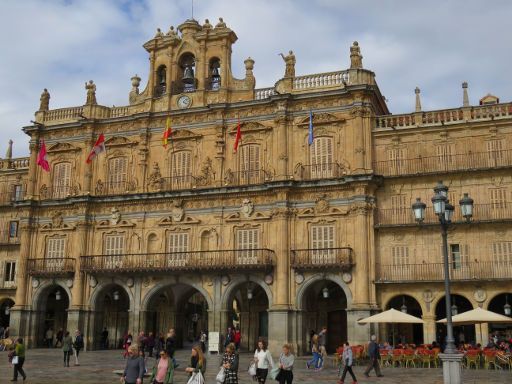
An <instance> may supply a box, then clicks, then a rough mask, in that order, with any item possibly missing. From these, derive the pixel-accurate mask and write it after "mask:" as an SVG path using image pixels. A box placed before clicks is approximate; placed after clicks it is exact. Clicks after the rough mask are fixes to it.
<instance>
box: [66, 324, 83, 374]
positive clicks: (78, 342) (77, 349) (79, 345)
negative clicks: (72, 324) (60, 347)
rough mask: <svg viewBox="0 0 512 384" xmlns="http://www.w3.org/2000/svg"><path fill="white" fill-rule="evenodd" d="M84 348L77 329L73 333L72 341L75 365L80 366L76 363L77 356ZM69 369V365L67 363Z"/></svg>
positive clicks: (81, 337)
mask: <svg viewBox="0 0 512 384" xmlns="http://www.w3.org/2000/svg"><path fill="white" fill-rule="evenodd" d="M83 348H84V338H83V336H82V334H81V333H80V331H79V330H78V329H77V330H76V331H75V341H73V349H74V350H75V365H80V363H79V361H78V355H79V354H80V351H81V350H82V349H83ZM68 367H69V363H68Z"/></svg>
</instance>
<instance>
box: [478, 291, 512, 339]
mask: <svg viewBox="0 0 512 384" xmlns="http://www.w3.org/2000/svg"><path fill="white" fill-rule="evenodd" d="M487 309H488V310H489V311H492V312H496V313H499V314H500V315H505V316H508V317H512V293H501V294H499V295H496V296H494V297H493V298H492V299H491V300H490V301H489V306H488V307H487ZM496 333H497V334H498V337H499V338H500V339H501V338H504V339H507V340H510V339H511V338H512V323H508V324H493V323H491V324H489V335H491V334H496ZM484 342H485V340H484Z"/></svg>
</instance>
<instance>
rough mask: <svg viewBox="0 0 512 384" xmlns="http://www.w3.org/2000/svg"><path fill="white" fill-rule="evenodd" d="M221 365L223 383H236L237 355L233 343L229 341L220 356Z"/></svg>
mask: <svg viewBox="0 0 512 384" xmlns="http://www.w3.org/2000/svg"><path fill="white" fill-rule="evenodd" d="M222 367H224V372H225V377H224V384H238V355H237V354H236V347H235V344H233V343H229V344H228V345H227V346H226V349H225V352H224V356H223V357H222Z"/></svg>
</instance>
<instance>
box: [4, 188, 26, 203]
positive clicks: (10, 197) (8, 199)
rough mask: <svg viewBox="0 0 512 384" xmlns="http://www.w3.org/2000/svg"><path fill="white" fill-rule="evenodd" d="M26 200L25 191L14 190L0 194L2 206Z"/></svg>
mask: <svg viewBox="0 0 512 384" xmlns="http://www.w3.org/2000/svg"><path fill="white" fill-rule="evenodd" d="M24 198H25V190H24V189H19V190H13V191H10V192H0V205H11V204H12V203H15V202H17V201H22V200H23V199H24Z"/></svg>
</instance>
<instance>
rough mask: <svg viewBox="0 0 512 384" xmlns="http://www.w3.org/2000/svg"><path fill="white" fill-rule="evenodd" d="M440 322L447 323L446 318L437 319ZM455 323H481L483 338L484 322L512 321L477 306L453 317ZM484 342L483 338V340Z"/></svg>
mask: <svg viewBox="0 0 512 384" xmlns="http://www.w3.org/2000/svg"><path fill="white" fill-rule="evenodd" d="M437 322H438V323H446V319H441V320H438V321H437ZM452 323H453V324H460V325H469V324H478V325H480V327H479V328H480V340H482V326H481V324H483V323H512V319H511V318H510V317H507V316H504V315H500V314H499V313H496V312H491V311H487V310H486V309H482V308H480V307H476V308H475V309H472V310H470V311H467V312H463V313H459V314H458V315H455V316H453V317H452ZM482 342H483V340H482Z"/></svg>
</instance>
